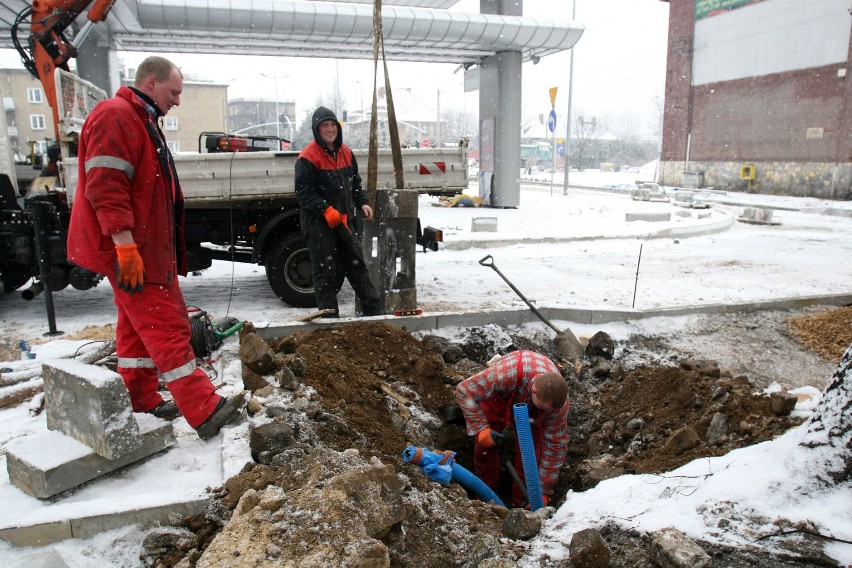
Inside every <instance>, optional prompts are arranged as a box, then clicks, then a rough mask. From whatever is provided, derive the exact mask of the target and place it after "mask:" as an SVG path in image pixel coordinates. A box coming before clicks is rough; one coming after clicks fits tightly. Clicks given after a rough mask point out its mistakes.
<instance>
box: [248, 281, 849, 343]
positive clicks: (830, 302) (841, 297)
mask: <svg viewBox="0 0 852 568" xmlns="http://www.w3.org/2000/svg"><path fill="white" fill-rule="evenodd" d="M849 304H852V292H850V293H847V294H825V295H819V296H802V297H796V298H779V299H775V300H762V301H755V302H742V303H738V304H707V305H703V306H679V307H678V306H676V307H672V308H659V309H653V310H633V309H617V310H616V309H613V310H608V309H604V308H587V309H584V308H539V311H540V312H541V313H542V314H543V315H544V316H545V317H546V318H547V319H549V320H550V321H551V322H553V321H567V322H572V323H578V324H602V323H612V322H624V321H629V320H636V319H644V318H653V317H674V316H684V315H692V314H722V313H736V312H752V311H760V310H792V309H798V308H803V307H806V306H845V305H849ZM372 321H381V322H384V323H387V324H389V325H393V326H395V327H401V328H405V329H406V330H408V331H431V330H437V329H442V328H446V327H477V326H482V325H487V324H496V325H499V326H503V327H506V326H511V325H522V324H525V323H529V322H534V321H540V320H539V319H538V317H537V316H536V315H535V314H534V313H533V312H532V310H528V309H524V310H497V311H488V312H474V313H470V312H454V313H444V312H442V313H437V314H422V315H419V316H400V317H389V316H376V317H363V318H351V319H347V318H344V319H340V320H337V321H335V322H334V323H314V322H305V323H293V324H290V325H281V326H272V327H266V328H260V329H257V330H256V331H257V334H258V335H259V336H260V337H261V338H263V339H264V340H269V339H274V338H276V337H282V336H285V335H289V334H291V333H294V332H296V331H314V330H317V329H323V328H327V327H339V326H340V325H342V324H345V323H353V322H372Z"/></svg>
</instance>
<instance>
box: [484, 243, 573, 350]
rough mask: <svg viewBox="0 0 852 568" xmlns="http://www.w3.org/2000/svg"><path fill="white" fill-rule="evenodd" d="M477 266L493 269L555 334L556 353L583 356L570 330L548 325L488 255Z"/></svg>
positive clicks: (546, 320)
mask: <svg viewBox="0 0 852 568" xmlns="http://www.w3.org/2000/svg"><path fill="white" fill-rule="evenodd" d="M479 264H481V265H482V266H487V267H489V268H493V269H494V272H496V273H497V274H499V275H500V278H502V279H503V280H505V281H506V284H508V285H509V286H510V287H511V288H512V290H514V291H515V293H516V294H517V295H518V296H519V297H520V298H521V300H523V301H524V302H525V303H526V305H528V306H529V307H530V309H531V310H532V311H533V313H534V314H535V315H537V316H538V318H539V319H540V320H541V321H543V322H544V323H546V324H547V326H548V327H549V328H550V329H552V330H553V331H555V332H556V337H554V338H553V344H554V345H555V346H556V349H557V351H559V352H560V353H561V354H562V355H564V356H565V357H567V358H569V359H579V358H580V357H582V356H583V346H582V345H581V344H580V340H578V339H577V336H576V335H574V333H573V332H572V331H571V330H570V329H566V330H564V331H562V330H560V329H559V328H558V327H556V326H555V325H553V324H552V323H550V321H548V319H547V318H546V317H544V316H543V315H542V313H541V312H540V311H538V308H536V307H535V306H534V305H533V304H532V303H531V302H530V301H529V300H527V299H526V297H525V296H524V295H523V294H521V291H520V290H518V289H517V288H516V287H515V285H514V284H512V283H511V282H509V279H508V278H506V277H505V276H504V275H503V273H502V272H500V269H499V268H497V265H495V264H494V259H493V258H492V256H491V255H490V254H489V255H488V256H486V257H484V258H482V259H481V260H480V261H479Z"/></svg>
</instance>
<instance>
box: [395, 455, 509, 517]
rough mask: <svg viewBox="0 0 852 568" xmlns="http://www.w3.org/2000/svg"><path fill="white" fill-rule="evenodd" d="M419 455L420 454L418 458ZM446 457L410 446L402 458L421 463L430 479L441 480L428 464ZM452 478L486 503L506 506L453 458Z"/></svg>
mask: <svg viewBox="0 0 852 568" xmlns="http://www.w3.org/2000/svg"><path fill="white" fill-rule="evenodd" d="M418 455H419V456H420V457H419V458H418ZM443 458H444V454H439V453H437V452H433V451H431V450H427V449H425V448H418V447H416V446H408V447H407V448H405V449H404V450H403V451H402V460H403V461H405V462H408V463H413V464H414V465H419V466H420V467H421V468H423V469H424V470H425V471H426V473H427V475H429V478H430V479H433V480H435V481H440V479H437V478H436V477H435V476H434V475H432V472H431V471H430V470H427V467H428V466H434V465H435V464H437V463H438V462H439V461H441V460H442V459H443ZM452 480H453V481H455V482H456V483H458V484H459V485H461V486H462V487H464V488H465V489H467V490H469V491H472V492H474V493H475V494H476V495H478V496H479V497H480V498H481V499H482V500H483V501H485V502H486V503H487V502H488V501H493V502H495V503H497V504H498V505H500V506H501V507H505V506H506V505H504V504H503V501H501V500H500V498H499V497H497V494H496V493H494V491H492V490H491V488H490V487H488V486H487V485H486V484H485V482H484V481H482V480H481V479H479V478H478V477H476V475H474V474H473V473H472V472H471V471H470V470H468V469H466V468H464V467H463V466H460V465H459V464H457V463H456V462H455V460H453V469H452Z"/></svg>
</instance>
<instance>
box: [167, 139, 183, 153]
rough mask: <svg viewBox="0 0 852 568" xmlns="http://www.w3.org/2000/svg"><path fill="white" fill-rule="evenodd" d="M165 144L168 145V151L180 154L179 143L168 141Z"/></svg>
mask: <svg viewBox="0 0 852 568" xmlns="http://www.w3.org/2000/svg"><path fill="white" fill-rule="evenodd" d="M166 144H168V145H169V150H170V151H171V152H180V143H178V142H173V141H171V140H169V141H168V142H166Z"/></svg>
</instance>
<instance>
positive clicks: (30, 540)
mask: <svg viewBox="0 0 852 568" xmlns="http://www.w3.org/2000/svg"><path fill="white" fill-rule="evenodd" d="M69 538H74V535H73V534H72V533H71V521H56V522H53V523H42V524H39V525H33V526H27V527H8V528H3V529H0V539H2V540H5V541H6V542H8V543H9V544H11V545H13V546H20V547H22V548H23V547H27V546H47V545H48V544H53V543H54V542H59V541H60V540H66V539H69Z"/></svg>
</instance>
